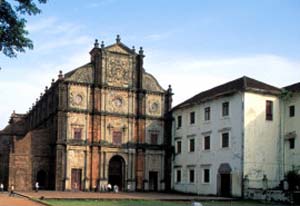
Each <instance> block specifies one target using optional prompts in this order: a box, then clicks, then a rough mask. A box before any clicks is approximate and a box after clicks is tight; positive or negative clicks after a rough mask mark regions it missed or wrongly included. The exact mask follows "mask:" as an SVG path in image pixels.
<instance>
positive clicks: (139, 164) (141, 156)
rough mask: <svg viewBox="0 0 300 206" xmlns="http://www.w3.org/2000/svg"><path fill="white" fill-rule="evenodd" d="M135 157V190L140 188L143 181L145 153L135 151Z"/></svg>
mask: <svg viewBox="0 0 300 206" xmlns="http://www.w3.org/2000/svg"><path fill="white" fill-rule="evenodd" d="M136 155H137V157H136V181H137V182H136V185H137V190H142V189H143V186H144V183H143V180H144V168H145V165H144V163H145V153H144V151H142V150H138V151H137V154H136Z"/></svg>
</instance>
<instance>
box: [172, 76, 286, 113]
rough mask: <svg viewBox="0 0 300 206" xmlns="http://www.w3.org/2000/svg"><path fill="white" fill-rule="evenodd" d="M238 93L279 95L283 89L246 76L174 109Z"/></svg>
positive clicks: (210, 90) (191, 99)
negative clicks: (251, 92)
mask: <svg viewBox="0 0 300 206" xmlns="http://www.w3.org/2000/svg"><path fill="white" fill-rule="evenodd" d="M238 91H253V92H257V93H265V94H274V95H278V94H280V92H281V89H279V88H277V87H274V86H271V85H268V84H266V83H263V82H260V81H257V80H255V79H252V78H249V77H246V76H244V77H241V78H239V79H235V80H233V81H230V82H227V83H225V84H222V85H220V86H217V87H214V88H212V89H209V90H206V91H204V92H201V93H199V94H197V95H195V96H193V97H192V98H190V99H188V100H186V101H184V102H183V103H181V104H179V105H177V106H175V107H174V108H173V109H178V108H182V107H186V106H190V105H193V104H198V103H201V102H205V101H208V100H211V99H213V98H217V97H221V96H226V95H230V94H233V93H235V92H238Z"/></svg>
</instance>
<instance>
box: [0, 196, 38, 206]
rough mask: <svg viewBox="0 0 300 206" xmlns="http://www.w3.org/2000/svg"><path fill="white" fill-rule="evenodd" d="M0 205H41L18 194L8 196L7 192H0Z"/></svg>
mask: <svg viewBox="0 0 300 206" xmlns="http://www.w3.org/2000/svg"><path fill="white" fill-rule="evenodd" d="M0 206H42V205H41V204H38V203H36V202H33V201H30V200H28V199H27V198H24V197H20V196H16V195H15V196H13V197H10V196H9V195H8V193H1V194H0Z"/></svg>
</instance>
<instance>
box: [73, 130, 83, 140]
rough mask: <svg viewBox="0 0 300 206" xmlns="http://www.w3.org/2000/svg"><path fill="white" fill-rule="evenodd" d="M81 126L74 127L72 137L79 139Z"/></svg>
mask: <svg viewBox="0 0 300 206" xmlns="http://www.w3.org/2000/svg"><path fill="white" fill-rule="evenodd" d="M81 135H82V128H74V139H81Z"/></svg>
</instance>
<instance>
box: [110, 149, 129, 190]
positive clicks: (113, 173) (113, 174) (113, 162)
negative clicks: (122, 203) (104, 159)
mask: <svg viewBox="0 0 300 206" xmlns="http://www.w3.org/2000/svg"><path fill="white" fill-rule="evenodd" d="M124 166H125V164H124V159H123V158H122V157H121V156H118V155H117V156H114V157H112V158H111V159H110V161H109V171H108V175H109V176H108V183H110V184H111V186H112V187H114V186H115V185H117V186H118V187H119V190H122V189H123V187H124V170H125V169H124V168H125V167H124Z"/></svg>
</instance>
